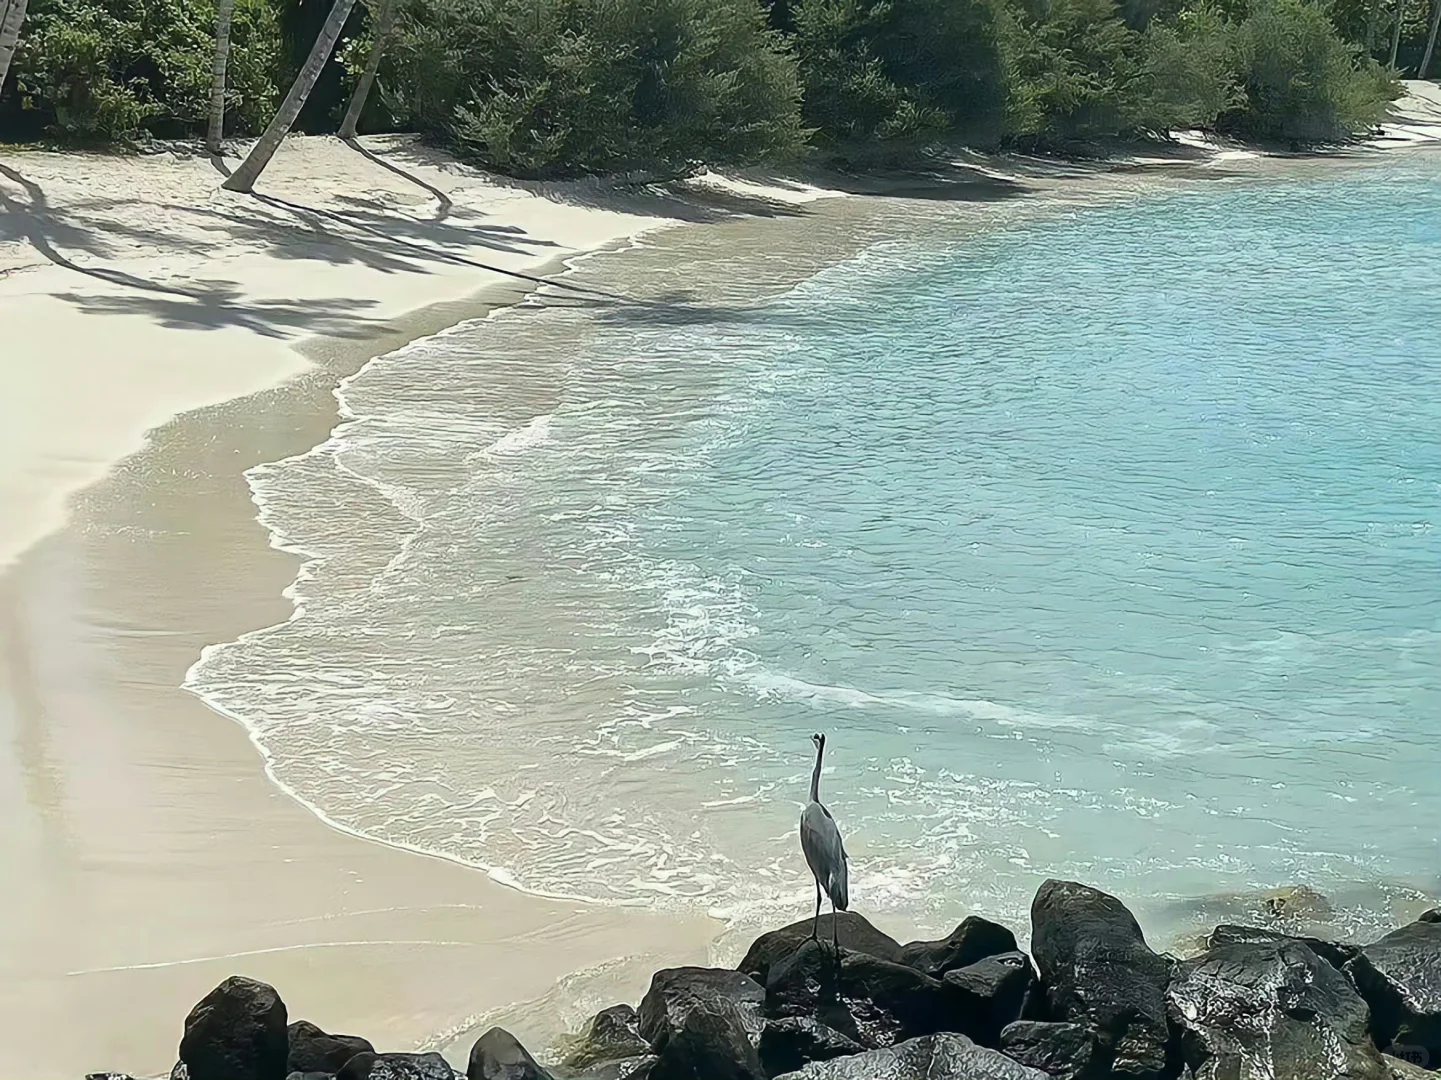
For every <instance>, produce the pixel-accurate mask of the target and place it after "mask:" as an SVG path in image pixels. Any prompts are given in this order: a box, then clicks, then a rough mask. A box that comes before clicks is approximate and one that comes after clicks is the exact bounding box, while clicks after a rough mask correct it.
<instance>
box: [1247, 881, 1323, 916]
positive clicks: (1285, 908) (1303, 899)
mask: <svg viewBox="0 0 1441 1080" xmlns="http://www.w3.org/2000/svg"><path fill="white" fill-rule="evenodd" d="M1261 905H1262V910H1264V911H1265V912H1266V914H1268V915H1270V916H1271V917H1272V918H1273V919H1289V920H1293V921H1294V920H1301V919H1328V918H1330V917H1331V916H1332V915H1333V914H1335V912H1334V910H1333V909H1332V907H1331V901H1330V900H1328V899H1326V897H1325V896H1324V895H1322V894H1321V893H1319V892H1317V891H1316V890H1315V889H1313V888H1311V887H1310V886H1309V885H1287V886H1285V887H1283V888H1280V889H1267V890H1266V891H1265V892H1263V893H1262V894H1261Z"/></svg>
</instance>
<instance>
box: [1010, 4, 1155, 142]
mask: <svg viewBox="0 0 1441 1080" xmlns="http://www.w3.org/2000/svg"><path fill="white" fill-rule="evenodd" d="M1003 40H1004V42H1005V45H1006V66H1007V74H1008V77H1009V82H1010V99H1009V101H1008V103H1007V110H1006V128H1007V131H1008V133H1009V134H1010V135H1011V137H1012V138H1014V139H1018V140H1020V141H1022V142H1037V143H1041V144H1046V143H1065V142H1068V141H1071V140H1076V139H1093V138H1097V137H1103V136H1111V135H1119V134H1129V133H1132V132H1136V131H1139V130H1142V129H1145V128H1149V127H1153V126H1156V125H1153V124H1151V123H1150V122H1149V120H1148V118H1147V117H1146V116H1145V115H1144V113H1145V107H1144V105H1145V101H1146V90H1147V84H1146V78H1145V69H1144V65H1143V63H1142V58H1141V36H1140V35H1139V34H1138V33H1136V31H1134V30H1132V29H1130V28H1129V27H1128V26H1126V24H1125V23H1124V22H1123V21H1122V20H1121V18H1120V12H1119V10H1118V9H1117V7H1116V5H1115V4H1114V3H1112V0H1053V2H1052V3H1050V4H1048V5H1047V6H1046V7H1045V8H1044V9H1042V10H1040V11H1037V12H1031V11H1025V10H1022V9H1014V10H1013V11H1012V13H1011V16H1010V18H1009V19H1008V21H1007V23H1006V25H1005V29H1004V34H1003Z"/></svg>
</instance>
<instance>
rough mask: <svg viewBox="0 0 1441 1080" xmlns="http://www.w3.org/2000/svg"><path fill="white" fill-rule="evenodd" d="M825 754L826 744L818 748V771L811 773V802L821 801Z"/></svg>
mask: <svg viewBox="0 0 1441 1080" xmlns="http://www.w3.org/2000/svg"><path fill="white" fill-rule="evenodd" d="M825 752H826V748H825V745H824V744H822V745H820V746H817V747H816V771H815V772H813V773H811V802H820V801H821V758H822V757H823V756H824V755H825Z"/></svg>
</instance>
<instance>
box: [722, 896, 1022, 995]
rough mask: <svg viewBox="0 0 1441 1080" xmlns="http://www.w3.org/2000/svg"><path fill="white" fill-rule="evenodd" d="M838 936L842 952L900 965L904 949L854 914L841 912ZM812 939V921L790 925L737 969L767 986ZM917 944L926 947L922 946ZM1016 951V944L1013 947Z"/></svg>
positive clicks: (825, 925)
mask: <svg viewBox="0 0 1441 1080" xmlns="http://www.w3.org/2000/svg"><path fill="white" fill-rule="evenodd" d="M831 918H832V917H831V916H830V915H829V914H827V915H822V916H821V920H820V938H821V940H822V941H824V942H826V943H827V944H829V943H830V941H831ZM835 933H836V936H837V937H838V938H839V940H840V945H841V948H842V949H843V950H846V951H849V952H856V953H866V954H867V955H869V956H874V957H878V958H879V959H881V960H890V961H892V962H893V963H899V962H901V946H900V943H899V942H898V941H896V939H895V938H893V937H891V936H889V935H888V934H883V933H881V932H880V931H879V930H877V929H876V928H875V927H874V926H872V925H871V924H870V923H869V922H867V921H866V919H865V917H864V916H862V915H857V914H856V913H855V912H854V911H840V912H837V913H836V915H835ZM810 939H811V920H810V919H804V920H802V921H801V922H796V923H791V925H789V926H785V927H782V928H781V929H779V930H770V931H767V932H766V933H764V934H762V935H761V936H760V937H758V938H756V939H755V941H753V942H751V947H750V948H749V949H747V950H746V954H745V958H744V959H743V960H741V962H740V963H739V964H737V965H736V968H737V970H739V971H744V972H745V973H746V974H747V975H749V976H750V977H751V978H753V979H755V980H756V982H758V983H761V984H764V983H765V981H766V979H767V978H768V977H769V975H770V967H771V965H772V964H773V963H775V962H776V961H777V960H782V959H784V958H785V957H787V956H789V955H790V954H791V953H793V952H795V951H796V949H798V948H799V947H800V945H801V943H802V942H805V941H809V940H810ZM918 944H926V943H925V942H920V943H918ZM1011 947H1012V948H1015V943H1014V942H1012V943H1011Z"/></svg>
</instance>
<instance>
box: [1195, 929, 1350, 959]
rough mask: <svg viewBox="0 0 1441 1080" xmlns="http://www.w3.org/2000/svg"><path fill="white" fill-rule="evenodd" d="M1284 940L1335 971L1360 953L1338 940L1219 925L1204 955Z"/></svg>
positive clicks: (1207, 941)
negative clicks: (1220, 950)
mask: <svg viewBox="0 0 1441 1080" xmlns="http://www.w3.org/2000/svg"><path fill="white" fill-rule="evenodd" d="M1283 941H1297V942H1300V943H1301V944H1302V945H1305V946H1306V947H1307V948H1308V949H1310V950H1311V951H1312V952H1313V953H1315V954H1316V955H1317V956H1319V957H1320V958H1321V959H1322V960H1324V961H1326V963H1328V964H1330V965H1331V966H1332V967H1334V968H1344V967H1345V966H1346V965H1347V964H1348V963H1350V961H1351V959H1352V958H1353V957H1354V956H1355V955H1356V954H1357V953H1358V952H1360V949H1358V948H1357V947H1356V946H1355V945H1346V944H1344V943H1342V942H1339V941H1325V940H1323V939H1322V938H1314V937H1305V936H1293V935H1290V934H1283V933H1280V932H1279V931H1277V930H1263V929H1261V928H1260V927H1259V926H1232V925H1222V926H1218V927H1216V929H1214V930H1212V931H1211V933H1210V934H1209V935H1207V937H1206V948H1205V951H1206V952H1211V951H1212V950H1214V949H1224V948H1225V947H1226V946H1228V945H1264V944H1269V943H1275V942H1283Z"/></svg>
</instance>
